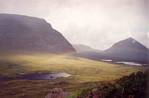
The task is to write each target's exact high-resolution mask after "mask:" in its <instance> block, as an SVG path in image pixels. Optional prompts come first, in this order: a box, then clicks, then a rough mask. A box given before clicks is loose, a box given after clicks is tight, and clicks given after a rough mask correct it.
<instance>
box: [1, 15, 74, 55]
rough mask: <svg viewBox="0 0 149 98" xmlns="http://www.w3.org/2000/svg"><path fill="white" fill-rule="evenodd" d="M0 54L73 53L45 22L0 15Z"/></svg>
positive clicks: (33, 18) (19, 16) (61, 37)
mask: <svg viewBox="0 0 149 98" xmlns="http://www.w3.org/2000/svg"><path fill="white" fill-rule="evenodd" d="M0 52H48V53H69V52H75V49H74V48H73V47H72V45H71V44H70V43H69V42H68V41H67V40H66V39H65V38H64V37H63V36H62V35H61V34H60V33H59V32H58V31H56V30H54V29H53V28H52V27H51V25H50V24H48V23H47V22H46V21H45V20H43V19H39V18H35V17H28V16H23V15H13V14H0Z"/></svg>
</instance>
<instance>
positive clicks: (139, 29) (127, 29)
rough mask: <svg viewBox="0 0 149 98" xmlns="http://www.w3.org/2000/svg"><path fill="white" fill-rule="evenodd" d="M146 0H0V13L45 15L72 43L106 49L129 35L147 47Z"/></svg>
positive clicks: (148, 13)
mask: <svg viewBox="0 0 149 98" xmlns="http://www.w3.org/2000/svg"><path fill="white" fill-rule="evenodd" d="M148 9H149V1H148V0H0V13H11V14H22V15H28V16H35V17H39V18H44V19H46V20H47V21H48V22H49V23H50V24H51V25H52V26H53V27H54V28H55V29H56V30H58V31H60V32H61V33H62V34H63V35H64V36H65V37H66V38H67V39H68V40H69V41H70V42H71V43H72V44H85V45H89V46H91V47H93V48H96V49H101V50H103V49H107V48H109V47H110V46H111V45H113V44H114V43H115V42H117V41H119V40H122V39H125V38H128V37H133V38H135V39H137V40H138V41H140V42H141V43H142V44H144V45H146V46H147V47H148V48H149V21H148V16H149V11H148Z"/></svg>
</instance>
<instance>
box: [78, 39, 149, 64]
mask: <svg viewBox="0 0 149 98" xmlns="http://www.w3.org/2000/svg"><path fill="white" fill-rule="evenodd" d="M77 56H81V57H85V58H89V59H93V60H101V59H110V60H113V61H126V62H136V63H142V64H149V49H148V48H146V47H145V46H143V45H142V44H141V43H139V42H138V41H136V40H135V39H133V38H128V39H125V40H122V41H120V42H117V43H116V44H114V45H113V46H112V47H111V48H109V49H107V50H105V51H103V52H96V51H90V52H82V53H78V54H77Z"/></svg>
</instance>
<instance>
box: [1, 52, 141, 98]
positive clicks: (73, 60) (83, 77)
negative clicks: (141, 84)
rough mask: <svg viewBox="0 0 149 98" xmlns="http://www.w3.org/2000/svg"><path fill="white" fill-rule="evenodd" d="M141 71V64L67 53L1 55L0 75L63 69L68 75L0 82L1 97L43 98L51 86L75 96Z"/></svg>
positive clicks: (13, 75) (59, 70) (60, 70)
mask: <svg viewBox="0 0 149 98" xmlns="http://www.w3.org/2000/svg"><path fill="white" fill-rule="evenodd" d="M140 70H143V68H142V67H136V66H124V65H117V64H110V63H105V62H99V61H93V60H89V59H84V58H78V57H72V56H68V55H61V56H59V55H50V54H46V55H43V54H42V55H41V54H34V55H11V56H10V55H9V56H8V55H3V56H2V55H1V57H0V75H2V76H10V77H15V76H16V75H19V74H28V73H36V72H66V73H69V74H71V75H72V76H71V77H69V78H60V79H56V80H52V81H49V80H11V81H5V82H1V85H0V87H3V90H1V91H0V96H1V98H9V97H10V96H11V98H26V97H27V98H43V97H44V96H45V95H46V94H47V93H48V92H49V90H50V89H51V88H54V87H60V88H63V89H64V90H67V91H69V92H73V94H74V95H75V94H76V93H78V92H79V91H80V90H82V89H85V88H92V87H96V86H97V85H101V84H102V83H105V82H112V81H113V80H115V79H119V78H121V77H122V76H126V75H129V74H131V73H133V72H137V71H140Z"/></svg>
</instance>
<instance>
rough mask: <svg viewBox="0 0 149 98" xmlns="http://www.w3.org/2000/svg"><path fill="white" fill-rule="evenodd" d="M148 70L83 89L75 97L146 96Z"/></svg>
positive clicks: (142, 97)
mask: <svg viewBox="0 0 149 98" xmlns="http://www.w3.org/2000/svg"><path fill="white" fill-rule="evenodd" d="M148 75H149V73H148V72H145V73H144V72H140V71H139V72H137V73H132V74H131V75H129V76H124V77H122V78H120V79H118V80H117V81H115V83H113V84H112V83H108V84H107V83H106V84H103V85H102V86H99V87H96V88H93V89H85V90H83V91H82V92H81V93H80V94H79V95H78V97H77V98H88V97H89V96H90V97H89V98H148V97H147V95H148Z"/></svg>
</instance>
